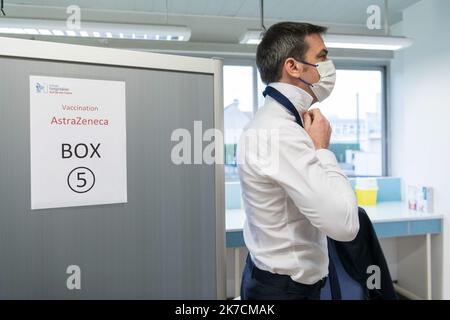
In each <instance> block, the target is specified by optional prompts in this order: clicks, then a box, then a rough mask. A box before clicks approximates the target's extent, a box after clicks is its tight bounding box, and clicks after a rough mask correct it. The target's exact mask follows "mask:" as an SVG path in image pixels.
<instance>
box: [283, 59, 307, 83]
mask: <svg viewBox="0 0 450 320" xmlns="http://www.w3.org/2000/svg"><path fill="white" fill-rule="evenodd" d="M284 71H285V72H286V74H288V75H290V76H291V77H294V78H299V77H300V76H301V75H302V74H303V72H304V71H303V64H301V63H298V62H297V61H296V60H295V59H294V58H287V59H286V60H285V61H284Z"/></svg>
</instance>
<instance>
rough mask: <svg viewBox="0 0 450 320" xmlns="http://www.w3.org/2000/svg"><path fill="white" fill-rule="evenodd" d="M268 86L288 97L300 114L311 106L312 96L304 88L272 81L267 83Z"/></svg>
mask: <svg viewBox="0 0 450 320" xmlns="http://www.w3.org/2000/svg"><path fill="white" fill-rule="evenodd" d="M269 86H271V87H273V88H275V89H277V90H278V91H280V92H281V93H282V94H283V95H284V96H285V97H286V98H288V99H289V100H290V101H291V102H292V104H293V105H294V107H295V108H296V109H297V111H298V112H299V113H300V114H302V112H305V111H308V109H309V108H310V107H311V104H312V102H313V97H311V95H310V94H309V93H308V92H306V91H305V90H303V89H301V88H299V87H296V86H294V85H292V84H289V83H285V82H272V83H269Z"/></svg>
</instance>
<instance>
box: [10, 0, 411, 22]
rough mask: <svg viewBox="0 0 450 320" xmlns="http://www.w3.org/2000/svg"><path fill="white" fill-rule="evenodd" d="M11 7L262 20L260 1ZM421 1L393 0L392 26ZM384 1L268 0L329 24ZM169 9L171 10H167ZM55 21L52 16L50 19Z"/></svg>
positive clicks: (288, 15) (272, 15) (281, 14)
mask: <svg viewBox="0 0 450 320" xmlns="http://www.w3.org/2000/svg"><path fill="white" fill-rule="evenodd" d="M4 1H5V8H6V11H7V12H8V7H9V6H10V5H15V6H25V7H24V8H22V9H23V10H26V7H30V6H36V7H60V8H65V7H67V6H69V5H73V4H76V5H79V6H80V7H81V9H82V10H83V9H85V10H90V9H92V10H106V11H108V10H111V11H128V12H130V11H134V12H147V13H155V12H158V13H165V12H166V11H167V12H168V13H169V14H177V15H196V16H219V17H238V18H259V14H260V9H259V3H260V1H259V0H97V1H93V0H78V1H77V0H59V1H58V0H4ZM418 1H419V0H389V1H388V4H389V5H388V8H389V19H390V22H391V23H395V22H398V21H399V20H401V11H402V10H403V9H405V8H407V7H408V6H411V5H412V4H414V3H416V2H418ZM373 4H375V5H379V6H380V8H381V9H382V11H383V6H384V0H265V1H264V6H265V17H266V19H274V20H305V21H320V22H325V23H336V24H340V23H344V24H356V25H362V24H365V21H366V19H367V13H366V10H367V7H368V6H370V5H373ZM166 8H167V9H166ZM48 18H52V17H48Z"/></svg>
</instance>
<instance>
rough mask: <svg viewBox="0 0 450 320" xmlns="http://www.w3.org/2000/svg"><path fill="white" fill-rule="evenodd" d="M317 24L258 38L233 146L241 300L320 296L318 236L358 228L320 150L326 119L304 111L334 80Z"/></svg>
mask: <svg viewBox="0 0 450 320" xmlns="http://www.w3.org/2000/svg"><path fill="white" fill-rule="evenodd" d="M325 31H326V28H324V27H320V26H315V25H311V24H307V23H294V22H282V23H278V24H275V25H273V26H272V27H270V28H269V29H268V30H267V32H266V33H265V34H264V37H263V39H262V41H261V43H260V44H259V45H258V49H257V56H256V63H257V66H258V69H259V71H260V74H261V79H262V81H263V82H265V83H266V84H267V85H268V87H267V88H266V90H265V95H266V99H265V103H264V106H262V107H261V108H260V109H259V110H258V112H257V113H256V115H255V117H254V119H253V120H252V121H251V122H250V124H249V125H248V126H247V127H246V128H245V130H244V133H243V134H242V136H241V139H240V141H239V145H238V167H239V177H240V181H241V186H242V197H243V202H244V205H245V212H246V222H245V225H244V239H245V243H246V246H247V248H248V250H249V256H248V258H247V264H246V266H245V269H244V273H243V278H242V284H241V298H242V299H320V289H321V287H322V286H323V284H324V279H326V277H327V275H328V248H327V238H326V237H327V236H328V237H330V238H332V239H335V240H338V241H351V240H353V239H354V238H355V237H356V235H357V233H358V230H359V221H358V208H357V204H356V199H355V194H354V192H353V190H352V187H351V185H350V182H349V181H348V179H347V177H346V176H345V174H344V173H343V172H342V170H341V169H340V167H339V165H338V163H337V161H336V158H335V156H334V154H333V153H332V152H331V151H329V150H328V147H329V143H330V136H331V127H330V123H329V122H328V120H327V119H326V118H325V117H324V116H323V115H322V114H321V113H320V111H319V110H318V109H312V110H309V108H310V107H311V106H312V105H313V104H314V103H316V102H317V101H323V100H324V99H325V98H327V97H328V96H329V95H330V93H331V91H332V90H333V87H334V82H335V78H336V70H335V68H334V65H333V63H332V62H331V60H329V59H328V58H327V54H328V51H327V49H326V47H325V44H324V42H323V40H322V37H321V35H322V34H323V33H324V32H325ZM336 107H338V106H336Z"/></svg>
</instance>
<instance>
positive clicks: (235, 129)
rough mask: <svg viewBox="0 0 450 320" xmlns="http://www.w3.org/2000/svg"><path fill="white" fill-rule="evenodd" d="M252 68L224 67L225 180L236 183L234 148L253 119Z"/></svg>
mask: <svg viewBox="0 0 450 320" xmlns="http://www.w3.org/2000/svg"><path fill="white" fill-rule="evenodd" d="M253 68H254V67H253V66H224V69H223V79H224V93H223V98H224V123H225V130H224V131H225V132H224V140H225V141H224V142H225V180H226V181H237V180H239V178H238V175H237V160H236V148H237V143H238V141H239V137H240V135H241V133H242V129H243V128H244V127H245V125H246V124H247V123H248V122H249V121H250V120H251V119H252V117H253V109H254V107H253V104H254V101H253V98H254V90H253V80H254V79H253V70H254V69H253Z"/></svg>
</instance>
